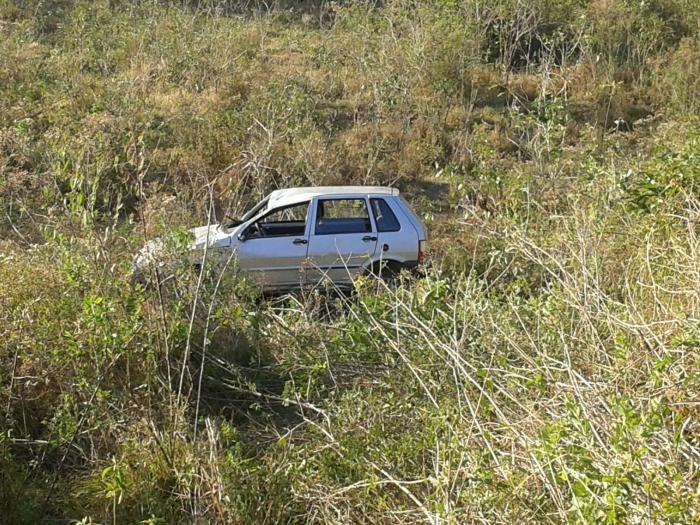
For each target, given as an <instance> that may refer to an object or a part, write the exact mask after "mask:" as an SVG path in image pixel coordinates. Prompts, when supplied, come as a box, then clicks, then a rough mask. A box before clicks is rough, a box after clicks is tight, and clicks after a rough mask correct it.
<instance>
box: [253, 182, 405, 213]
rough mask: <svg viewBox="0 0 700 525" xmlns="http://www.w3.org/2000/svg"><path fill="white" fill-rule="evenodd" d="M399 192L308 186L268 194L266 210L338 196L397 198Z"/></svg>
mask: <svg viewBox="0 0 700 525" xmlns="http://www.w3.org/2000/svg"><path fill="white" fill-rule="evenodd" d="M398 194H399V190H398V189H396V188H389V187H388V186H308V187H303V188H287V189H284V190H275V191H273V192H272V193H270V197H269V202H268V205H267V207H268V209H269V208H272V207H273V206H274V207H278V206H285V205H287V204H295V203H297V202H304V201H307V200H311V199H313V198H314V197H325V196H327V195H328V196H334V197H336V196H339V195H341V196H342V195H384V196H386V195H391V196H397V195H398Z"/></svg>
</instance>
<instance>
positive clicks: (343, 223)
mask: <svg viewBox="0 0 700 525" xmlns="http://www.w3.org/2000/svg"><path fill="white" fill-rule="evenodd" d="M312 206H313V207H314V213H313V214H312V217H313V219H312V221H313V224H312V225H311V228H310V231H311V233H310V236H309V249H308V252H307V256H308V258H309V268H308V270H307V279H308V282H309V283H310V284H312V285H313V284H316V283H318V282H320V281H321V280H323V279H324V278H327V279H330V280H331V281H333V282H335V283H337V284H342V283H347V282H349V281H352V279H353V278H354V277H355V276H356V275H357V274H359V273H360V272H362V271H363V267H364V265H365V264H366V263H367V261H368V260H369V259H371V258H372V256H373V255H374V252H375V250H376V247H377V233H376V229H375V225H374V221H373V219H372V218H371V216H370V213H369V206H368V202H367V199H366V198H365V197H328V198H324V197H318V198H316V199H315V200H314V201H312Z"/></svg>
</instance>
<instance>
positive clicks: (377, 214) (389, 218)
mask: <svg viewBox="0 0 700 525" xmlns="http://www.w3.org/2000/svg"><path fill="white" fill-rule="evenodd" d="M370 203H371V204H372V213H374V222H376V223H377V231H380V232H397V231H399V230H400V229H401V224H399V220H398V219H397V218H396V215H394V212H393V211H391V208H390V207H389V203H388V202H386V201H385V200H384V199H370Z"/></svg>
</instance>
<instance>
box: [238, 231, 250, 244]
mask: <svg viewBox="0 0 700 525" xmlns="http://www.w3.org/2000/svg"><path fill="white" fill-rule="evenodd" d="M247 238H248V236H247V235H246V232H245V230H244V231H242V232H241V233H239V234H238V240H239V241H241V242H245V240H246V239H247Z"/></svg>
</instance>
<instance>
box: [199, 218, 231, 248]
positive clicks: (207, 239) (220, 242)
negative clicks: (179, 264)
mask: <svg viewBox="0 0 700 525" xmlns="http://www.w3.org/2000/svg"><path fill="white" fill-rule="evenodd" d="M235 232H236V230H229V231H225V230H223V229H222V228H219V225H218V224H212V225H210V226H200V227H199V228H192V229H191V230H190V233H191V234H192V235H193V237H194V240H193V241H192V243H191V244H190V248H192V249H193V250H203V249H204V248H205V247H206V246H209V248H216V247H219V246H231V239H234V238H235V237H234V234H235Z"/></svg>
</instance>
